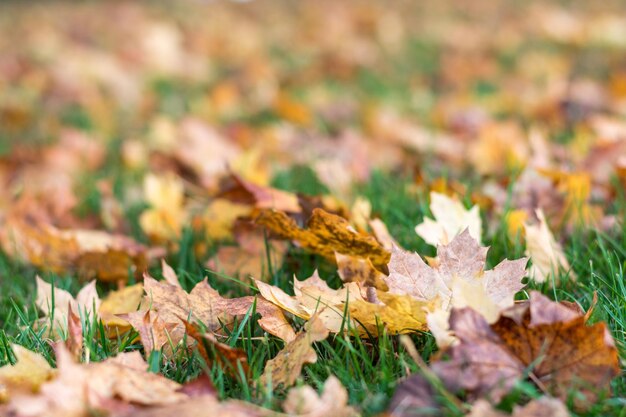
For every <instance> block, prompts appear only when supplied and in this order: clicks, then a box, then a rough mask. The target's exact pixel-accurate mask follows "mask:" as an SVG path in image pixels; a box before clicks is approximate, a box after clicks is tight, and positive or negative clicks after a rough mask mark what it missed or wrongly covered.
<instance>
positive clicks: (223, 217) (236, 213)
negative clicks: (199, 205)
mask: <svg viewBox="0 0 626 417" xmlns="http://www.w3.org/2000/svg"><path fill="white" fill-rule="evenodd" d="M251 213H252V207H250V206H249V205H247V204H239V203H233V202H231V201H229V200H226V199H224V198H217V199H215V200H213V201H211V203H210V204H209V205H208V206H207V208H206V210H205V211H204V212H203V213H202V216H201V219H202V225H203V227H204V230H205V233H206V236H207V238H209V239H211V240H227V239H231V238H232V237H233V226H234V224H235V221H236V220H237V219H238V218H240V217H245V216H248V215H250V214H251Z"/></svg>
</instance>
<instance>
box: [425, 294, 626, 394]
mask: <svg viewBox="0 0 626 417" xmlns="http://www.w3.org/2000/svg"><path fill="white" fill-rule="evenodd" d="M450 329H451V330H452V331H454V334H455V336H456V338H457V339H458V343H457V344H455V345H453V346H452V347H451V348H449V349H448V350H447V353H448V355H449V356H450V358H451V360H450V361H438V362H435V363H433V364H432V368H433V370H434V371H435V373H436V374H437V375H438V376H439V377H440V378H441V380H442V381H443V382H444V384H445V385H446V386H447V387H448V388H449V389H450V390H452V391H459V390H463V391H465V392H466V393H467V395H468V396H469V397H470V398H471V399H476V398H483V397H488V398H490V399H491V400H493V401H496V402H497V401H498V400H499V399H500V398H502V396H503V395H504V394H506V393H507V392H508V391H509V390H510V389H511V388H512V387H513V386H514V385H515V383H516V382H517V381H518V380H519V379H520V378H522V377H523V376H524V375H525V372H526V371H528V370H530V374H529V377H530V380H531V381H532V382H534V383H535V384H536V385H538V387H539V388H540V389H542V390H544V391H545V392H547V393H550V394H553V395H555V396H557V397H559V398H561V399H563V400H565V399H566V398H567V395H568V393H569V390H571V389H578V390H580V392H582V393H584V394H585V395H586V396H587V398H586V400H584V401H581V402H580V403H579V405H580V406H584V405H588V404H590V402H593V400H594V398H595V394H596V393H597V392H598V391H602V390H604V389H608V384H609V382H610V380H611V379H612V378H613V377H614V376H616V375H617V374H618V372H619V366H618V358H617V350H616V348H615V344H614V342H613V339H612V337H611V336H610V334H609V332H608V330H607V328H606V325H605V324H604V323H597V324H595V325H592V326H587V325H586V324H585V316H583V315H581V314H580V313H577V312H576V311H574V310H572V309H570V308H568V307H566V306H564V305H561V304H559V303H555V302H552V301H550V300H549V299H548V298H546V297H544V296H543V295H541V294H540V293H538V292H532V293H531V298H530V301H528V302H526V303H523V304H519V305H515V306H513V307H510V308H509V309H507V310H505V311H504V312H503V313H502V316H501V317H500V319H499V320H498V321H497V322H496V323H494V324H492V325H489V323H488V322H487V321H486V320H485V319H484V318H483V317H482V316H481V315H480V314H479V313H477V312H475V311H474V310H472V309H470V308H465V309H460V310H457V309H455V310H453V311H452V313H451V315H450ZM494 365H495V366H494Z"/></svg>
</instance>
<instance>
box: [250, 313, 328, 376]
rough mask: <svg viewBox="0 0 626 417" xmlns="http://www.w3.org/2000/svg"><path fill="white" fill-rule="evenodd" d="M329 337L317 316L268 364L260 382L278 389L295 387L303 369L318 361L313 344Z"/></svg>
mask: <svg viewBox="0 0 626 417" xmlns="http://www.w3.org/2000/svg"><path fill="white" fill-rule="evenodd" d="M327 337H328V330H327V329H326V326H325V325H324V323H323V322H322V321H321V320H320V319H319V318H317V317H316V316H314V317H313V318H311V320H309V321H308V322H307V323H306V324H305V325H304V330H303V331H301V332H300V333H298V334H297V335H296V338H295V339H294V340H292V341H291V342H289V343H287V344H286V345H285V347H284V348H283V349H282V350H281V351H280V352H278V355H276V357H275V358H274V359H271V360H269V361H268V362H267V364H266V365H265V370H264V371H263V375H261V379H260V381H259V383H260V384H261V386H264V385H270V386H272V387H274V388H277V387H278V386H280V385H283V386H284V387H285V388H286V387H289V386H291V385H293V384H294V382H296V379H298V377H299V376H300V373H301V372H302V367H303V366H304V365H305V364H307V363H315V362H316V361H317V353H315V350H314V349H313V347H312V345H313V343H314V342H319V341H321V340H324V339H326V338H327Z"/></svg>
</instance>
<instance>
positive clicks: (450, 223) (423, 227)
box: [415, 192, 482, 246]
mask: <svg viewBox="0 0 626 417" xmlns="http://www.w3.org/2000/svg"><path fill="white" fill-rule="evenodd" d="M430 211H431V212H432V213H433V216H434V217H435V220H432V219H429V218H424V222H423V223H421V224H419V225H417V226H416V227H415V232H416V233H417V234H418V235H419V236H420V237H421V238H422V239H424V240H425V241H426V243H428V244H429V245H433V246H437V245H439V244H444V245H445V244H447V243H449V242H450V241H451V240H452V239H454V237H455V236H456V235H457V234H459V233H461V232H462V231H463V230H466V229H467V230H469V234H470V235H471V236H472V237H473V238H474V239H476V240H477V241H478V242H481V235H482V220H481V219H480V212H479V208H478V206H474V207H472V208H471V209H470V210H466V209H465V207H464V206H463V204H462V203H461V202H460V201H458V200H456V199H452V198H450V197H448V196H447V195H445V194H439V193H436V192H431V193H430Z"/></svg>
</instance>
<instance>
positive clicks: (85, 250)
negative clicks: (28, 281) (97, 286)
mask: <svg viewBox="0 0 626 417" xmlns="http://www.w3.org/2000/svg"><path fill="white" fill-rule="evenodd" d="M0 243H2V247H3V249H4V250H5V251H6V252H7V253H8V254H10V255H11V256H14V257H16V258H20V259H24V260H26V261H28V262H30V263H32V264H33V265H35V266H38V267H41V268H45V269H48V270H51V271H53V272H57V273H63V272H67V271H76V272H77V273H78V274H79V275H81V276H82V277H84V278H98V279H100V280H102V281H111V282H116V281H120V280H124V281H125V280H127V279H128V273H129V270H130V271H131V272H135V273H137V272H139V271H143V270H144V269H145V268H146V266H147V249H146V248H145V247H144V246H143V245H141V244H139V243H137V242H135V241H134V240H132V239H130V238H128V237H126V236H122V235H111V234H109V233H106V232H102V231H98V230H82V229H67V230H63V229H58V228H56V227H54V226H52V225H51V224H48V223H44V222H42V221H40V220H38V219H36V218H35V217H31V216H30V215H29V214H19V213H17V214H16V213H13V214H11V215H10V216H8V218H7V220H6V223H5V228H4V230H3V231H2V233H1V234H0Z"/></svg>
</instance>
